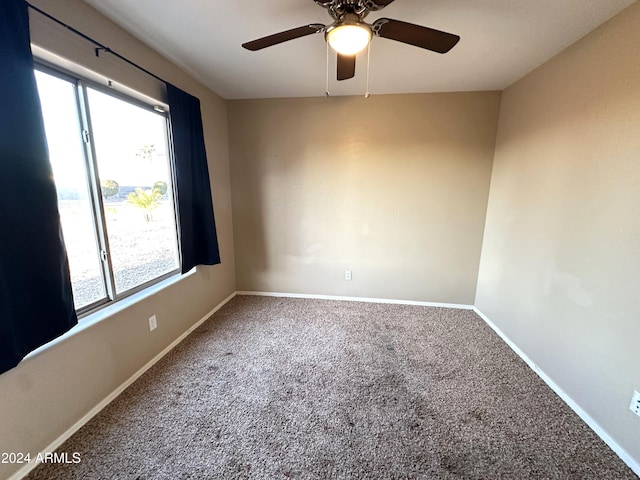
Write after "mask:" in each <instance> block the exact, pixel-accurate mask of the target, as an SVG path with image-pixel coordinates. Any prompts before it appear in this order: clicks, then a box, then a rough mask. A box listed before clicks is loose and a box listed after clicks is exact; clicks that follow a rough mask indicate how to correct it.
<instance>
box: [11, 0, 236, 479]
mask: <svg viewBox="0 0 640 480" xmlns="http://www.w3.org/2000/svg"><path fill="white" fill-rule="evenodd" d="M34 3H35V4H37V5H39V6H42V8H43V9H45V10H47V11H49V12H51V13H52V14H54V15H55V16H57V17H59V18H61V19H63V20H65V21H67V22H69V23H70V24H72V25H73V26H75V27H76V28H78V29H80V30H81V31H85V32H88V33H90V34H91V35H93V36H95V37H96V38H97V39H99V40H101V41H102V42H103V43H105V44H107V45H109V46H110V47H111V48H113V49H114V50H115V51H117V52H119V53H122V54H124V55H126V56H128V57H130V58H131V59H132V60H134V61H136V62H138V63H140V64H142V65H144V66H145V67H147V68H148V69H149V70H151V71H153V72H154V73H156V74H158V75H159V76H161V77H163V78H164V79H166V80H167V81H170V82H172V83H174V84H175V85H176V86H178V87H180V88H182V89H184V90H186V91H188V92H189V93H191V94H193V95H196V96H198V97H199V98H200V100H201V103H202V113H203V123H204V129H205V137H206V139H205V140H206V148H207V153H208V157H209V169H210V175H211V184H212V191H213V197H214V198H213V200H214V209H215V216H216V223H217V227H218V235H219V242H220V249H221V256H222V264H221V265H217V266H214V267H199V268H198V271H197V273H195V274H194V275H191V276H189V277H187V278H185V279H184V280H182V281H181V282H179V283H177V284H174V285H172V286H170V287H169V288H167V289H166V290H164V291H162V292H159V293H157V294H155V295H153V296H152V297H150V298H147V299H145V300H143V301H141V302H139V303H137V304H136V305H134V306H132V307H130V308H127V309H126V310H124V311H122V312H120V313H118V314H116V315H113V316H112V317H110V318H107V319H105V320H104V321H102V322H101V323H99V324H97V325H94V326H92V327H90V328H88V329H86V330H84V331H82V332H80V333H79V334H77V335H75V336H73V337H71V338H69V339H67V340H64V341H62V342H60V343H58V344H56V345H54V346H53V347H51V348H48V349H47V350H45V351H44V352H42V353H41V354H39V355H36V356H33V357H31V358H29V359H27V360H25V361H24V362H22V363H21V364H20V365H19V366H18V367H16V368H15V369H13V370H11V371H9V372H7V373H5V374H3V375H1V376H0V452H29V451H30V452H32V453H36V452H38V451H41V450H42V449H44V448H45V447H47V445H49V444H50V443H51V442H52V441H54V440H55V439H56V438H57V437H59V436H60V435H61V434H62V433H63V432H65V431H66V430H67V429H68V428H69V427H70V426H71V425H73V424H74V423H75V422H76V421H78V420H79V419H80V418H81V417H82V416H84V415H85V414H86V413H87V412H89V411H90V410H91V409H92V408H93V407H95V406H96V405H97V404H98V403H99V402H100V401H101V400H103V399H104V398H105V397H107V396H108V395H109V394H110V393H111V392H112V391H114V390H115V389H116V388H117V387H118V386H119V385H121V384H122V383H123V382H124V381H126V380H127V379H128V378H129V377H130V376H131V375H132V374H134V373H135V372H136V371H137V370H138V369H140V368H141V367H142V366H143V365H145V364H146V363H147V362H148V361H149V360H151V359H152V358H153V357H154V356H155V355H157V354H158V353H159V352H161V351H162V350H163V349H164V348H165V347H166V346H167V345H169V344H170V343H171V342H172V341H173V340H175V339H176V338H177V337H179V336H180V335H181V334H182V333H183V332H185V331H186V330H187V329H188V328H189V327H190V326H191V325H193V324H194V323H195V322H197V321H198V320H199V319H200V318H201V317H202V316H203V315H205V314H206V313H207V312H209V311H210V310H211V309H212V308H214V307H215V306H216V305H217V304H218V303H220V302H221V301H222V300H223V299H225V298H226V297H227V296H228V295H230V294H231V293H233V292H234V291H235V275H234V266H233V257H234V253H233V236H232V226H231V197H230V185H229V162H228V152H227V119H226V106H225V103H224V100H222V99H221V98H220V97H218V96H217V95H216V94H214V93H213V92H211V91H210V90H208V89H207V88H205V87H204V86H202V85H201V84H199V83H197V82H196V81H195V80H193V79H192V78H190V77H189V76H187V75H186V74H185V73H183V72H182V71H181V70H179V69H178V68H177V67H175V66H174V65H173V64H171V63H169V62H168V61H167V60H165V59H163V58H162V57H161V56H159V55H158V54H157V53H155V52H153V51H151V50H150V49H149V48H147V47H145V46H144V45H142V44H141V43H140V42H138V41H136V40H135V39H134V38H133V37H131V36H130V35H129V34H127V33H125V32H124V31H122V30H121V29H119V28H117V27H116V26H114V25H113V24H112V23H111V22H109V21H107V20H106V19H105V18H104V17H102V16H101V15H99V14H98V13H97V12H96V11H95V10H93V9H91V8H90V7H89V6H88V5H87V4H85V3H84V2H82V1H79V0H57V1H56V2H47V1H44V0H42V1H37V2H34ZM32 16H33V17H34V20H35V22H34V25H33V27H32V28H33V29H34V30H33V40H34V42H37V43H42V44H43V46H45V47H52V46H56V48H63V49H64V47H62V45H64V42H59V41H58V40H59V39H54V38H52V37H48V35H47V33H46V32H47V30H48V27H45V26H44V24H42V22H38V20H37V19H36V18H35V17H36V16H37V14H35V13H34V14H32ZM51 35H55V33H54V32H53V31H52V32H51ZM48 38H51V40H52V41H51V42H48V41H47V39H48ZM74 42H75V43H74ZM72 43H74V44H75V46H73V45H72V48H70V49H69V50H68V52H67V53H69V56H71V57H74V58H76V59H77V60H84V61H86V62H87V63H88V64H89V63H91V62H94V63H95V66H96V68H98V69H99V68H102V66H103V64H100V63H99V61H98V62H96V60H95V57H94V56H93V49H92V47H91V45H90V44H88V43H85V42H82V41H79V40H77V39H74V40H73V42H72ZM62 53H65V52H62ZM80 57H82V58H80ZM101 58H102V57H101ZM104 62H105V65H111V66H112V67H111V68H106V70H108V71H111V72H114V75H115V77H118V78H122V79H125V80H126V81H128V82H129V83H132V84H134V86H136V87H137V88H140V89H142V90H145V91H147V93H149V94H151V95H153V94H154V91H153V89H154V88H156V89H157V85H154V82H152V81H149V79H147V78H144V76H142V77H140V76H139V75H138V74H136V73H135V71H134V70H131V69H130V70H129V71H128V72H125V70H126V69H122V68H121V66H120V67H118V65H116V62H114V61H113V59H111V60H108V59H104ZM154 313H155V314H157V316H158V329H157V330H155V331H154V332H153V333H150V332H149V329H148V324H147V318H148V317H149V316H150V315H151V314H154ZM18 467H19V465H9V464H0V478H7V477H8V476H9V475H10V474H11V473H12V472H14V471H15V470H17V468H18Z"/></svg>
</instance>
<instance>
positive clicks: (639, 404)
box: [629, 391, 640, 417]
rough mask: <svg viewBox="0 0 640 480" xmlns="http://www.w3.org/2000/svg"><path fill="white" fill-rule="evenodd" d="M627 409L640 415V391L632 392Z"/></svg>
mask: <svg viewBox="0 0 640 480" xmlns="http://www.w3.org/2000/svg"><path fill="white" fill-rule="evenodd" d="M629 410H631V411H632V412H633V413H635V414H636V415H638V416H639V417H640V392H638V391H636V392H633V397H632V398H631V404H630V405H629Z"/></svg>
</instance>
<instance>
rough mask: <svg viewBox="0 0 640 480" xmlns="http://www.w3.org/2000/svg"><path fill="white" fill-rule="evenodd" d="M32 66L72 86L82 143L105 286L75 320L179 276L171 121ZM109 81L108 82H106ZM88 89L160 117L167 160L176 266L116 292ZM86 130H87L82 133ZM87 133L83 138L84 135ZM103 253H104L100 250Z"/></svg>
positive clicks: (98, 87)
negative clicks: (100, 293)
mask: <svg viewBox="0 0 640 480" xmlns="http://www.w3.org/2000/svg"><path fill="white" fill-rule="evenodd" d="M33 69H34V72H35V71H40V72H42V73H45V74H48V75H51V76H54V77H57V78H59V79H61V80H65V81H67V82H69V83H71V84H72V85H73V87H74V90H75V91H74V94H75V101H76V112H77V115H78V128H79V131H78V135H79V137H80V142H81V143H82V154H83V159H82V160H83V162H84V165H85V181H86V184H87V190H88V195H89V198H88V201H89V205H90V208H91V214H92V220H93V224H94V236H95V241H96V245H97V247H98V256H99V258H98V261H99V263H100V273H101V278H102V282H103V286H104V289H105V296H104V297H103V298H101V299H99V300H96V301H94V302H92V303H90V304H87V305H85V306H83V307H81V308H76V314H77V316H78V319H79V320H82V319H84V318H86V317H87V316H89V315H91V314H93V313H96V312H97V311H99V310H101V309H103V308H106V307H109V306H111V305H114V304H116V303H118V302H119V301H121V300H123V299H126V298H128V297H130V296H132V295H135V294H137V293H139V292H141V291H143V290H146V289H147V288H149V287H152V286H154V285H156V284H158V283H160V282H163V281H164V280H166V279H168V278H171V277H179V276H180V275H181V266H182V249H181V247H180V223H179V222H180V218H179V215H178V204H177V190H176V181H175V159H174V152H173V135H172V132H171V121H170V117H169V109H168V108H167V106H165V105H159V104H151V103H148V102H145V101H143V100H141V99H140V98H136V97H134V96H131V95H127V94H126V93H124V92H122V91H119V90H116V89H114V88H111V87H110V85H104V84H101V83H100V82H96V81H95V80H92V79H90V78H87V77H85V76H82V75H79V74H78V73H74V72H71V71H68V70H66V69H65V68H63V67H60V66H58V65H55V64H52V63H50V62H48V61H46V60H43V59H40V58H34V64H33ZM109 83H110V82H109ZM88 88H91V89H93V90H95V91H98V92H100V93H103V94H106V95H109V96H111V97H113V98H116V99H118V100H121V101H124V102H127V103H129V104H131V105H134V106H136V107H139V108H142V109H144V110H147V111H149V112H151V113H154V114H156V115H159V116H161V117H163V119H164V122H163V128H164V132H165V139H166V142H167V143H166V147H167V161H168V162H169V165H168V167H169V168H168V170H169V175H170V179H171V194H172V204H173V219H174V225H175V231H174V235H175V244H176V249H177V260H178V265H177V267H176V268H175V269H173V270H171V271H169V272H166V273H164V274H162V275H159V276H157V277H154V278H153V279H151V280H148V281H146V282H143V283H141V284H139V285H137V286H135V287H133V288H130V289H128V290H125V291H124V292H121V293H117V290H116V283H115V274H114V270H113V264H112V261H111V250H110V247H109V235H108V230H107V220H106V216H105V207H104V202H103V199H102V194H101V188H100V175H99V169H98V160H97V155H96V146H95V142H94V135H93V127H92V125H91V112H90V106H89V100H88V92H87V89H88ZM84 132H87V133H84ZM85 135H86V136H87V140H85V138H84V136H85ZM63 233H64V232H63ZM103 252H106V254H105V253H103Z"/></svg>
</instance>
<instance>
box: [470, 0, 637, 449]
mask: <svg viewBox="0 0 640 480" xmlns="http://www.w3.org/2000/svg"><path fill="white" fill-rule="evenodd" d="M638 25H640V4H635V5H633V6H631V7H630V8H629V9H628V10H626V11H625V12H623V13H622V14H620V15H618V16H617V17H615V18H614V19H612V20H611V21H609V22H608V23H606V24H605V25H604V26H602V27H601V28H599V29H597V30H596V31H594V32H592V33H591V34H590V35H588V36H587V37H585V38H584V39H582V40H581V41H579V42H578V43H576V44H574V45H573V46H572V47H570V48H568V49H567V50H566V51H564V52H563V53H562V54H560V55H559V56H557V57H555V58H554V59H552V60H551V61H549V62H548V63H547V64H545V65H543V66H542V67H540V68H538V69H537V70H535V71H534V72H532V73H531V74H529V75H528V76H527V77H525V78H524V79H522V80H520V81H519V82H517V83H516V84H515V85H513V86H511V87H510V88H508V89H507V90H506V91H505V92H504V93H503V97H502V106H501V111H500V122H499V128H498V137H497V145H496V154H495V162H494V168H493V176H492V180H491V193H490V198H489V207H488V215H487V225H486V232H485V237H484V247H483V252H482V261H481V266H480V274H479V282H478V292H477V297H476V306H477V307H478V308H479V309H480V310H481V311H482V312H484V313H485V314H486V315H487V316H488V317H489V318H490V319H492V320H493V322H494V323H496V324H497V325H498V326H499V328H500V329H502V331H503V332H505V333H506V334H507V336H508V337H510V338H511V339H512V340H513V341H514V342H515V343H516V344H517V345H518V346H519V347H520V348H521V349H522V350H523V351H524V352H525V353H526V354H527V355H528V356H529V357H530V358H531V359H532V360H533V361H534V362H535V363H536V364H537V365H538V366H539V367H540V368H541V369H542V370H543V371H544V372H545V373H546V374H547V375H548V376H549V377H550V378H551V379H552V380H553V381H554V382H556V383H557V384H558V385H559V386H560V387H561V388H562V389H563V390H564V391H565V392H566V393H567V394H568V395H569V396H570V397H571V398H573V399H574V400H575V401H576V402H577V403H578V405H579V406H580V407H582V408H583V409H584V410H585V411H586V412H587V413H588V414H589V415H590V416H591V417H592V418H593V419H595V420H596V421H597V422H598V423H599V424H600V425H601V427H602V428H603V429H604V430H605V431H606V432H608V433H609V434H610V435H611V436H612V437H613V438H614V439H615V440H616V441H617V442H618V443H619V444H620V445H621V446H622V447H623V448H625V449H626V450H627V451H628V453H630V454H631V455H632V456H633V457H634V458H635V459H636V461H637V462H640V418H638V417H637V416H634V415H633V414H632V413H631V412H630V411H629V408H628V407H629V403H630V401H631V395H632V393H633V390H634V388H635V389H640V62H639V61H638V52H639V49H638V46H640V29H638Z"/></svg>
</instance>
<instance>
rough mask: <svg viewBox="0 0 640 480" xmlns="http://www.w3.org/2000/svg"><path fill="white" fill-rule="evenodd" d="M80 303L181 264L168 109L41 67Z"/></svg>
mask: <svg viewBox="0 0 640 480" xmlns="http://www.w3.org/2000/svg"><path fill="white" fill-rule="evenodd" d="M36 79H37V83H38V91H39V94H40V99H41V103H42V111H43V117H44V123H45V130H46V134H47V142H48V146H49V155H50V160H51V164H52V167H53V173H54V180H55V183H56V188H57V192H58V203H59V210H60V217H61V222H62V230H63V235H64V240H65V245H66V247H67V252H68V255H69V267H70V270H71V282H72V287H73V294H74V300H75V303H76V308H77V309H78V310H79V311H80V312H81V311H86V310H90V309H92V308H95V307H97V306H100V305H102V304H105V303H108V302H110V301H113V300H117V299H118V298H119V297H122V296H124V295H126V294H128V293H131V292H133V291H137V289H140V288H142V287H143V286H146V285H148V284H150V283H151V282H154V281H157V280H160V279H162V278H164V277H166V276H167V275H169V274H172V273H174V272H177V271H178V268H179V253H178V244H177V233H176V231H177V230H176V220H175V218H176V216H175V207H174V200H173V192H174V189H173V183H172V175H171V156H170V153H169V148H168V145H169V142H168V140H167V119H166V114H164V113H163V112H157V111H155V110H154V109H153V108H152V107H149V106H146V105H141V104H138V103H137V102H135V101H133V100H129V99H126V98H124V97H121V96H119V95H113V94H111V92H108V91H101V90H100V89H99V88H98V87H96V88H94V87H91V86H86V85H85V84H84V83H83V82H82V81H81V80H79V79H75V78H71V77H69V78H67V77H66V76H64V75H58V74H57V73H54V72H51V73H49V72H45V71H40V70H36Z"/></svg>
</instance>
